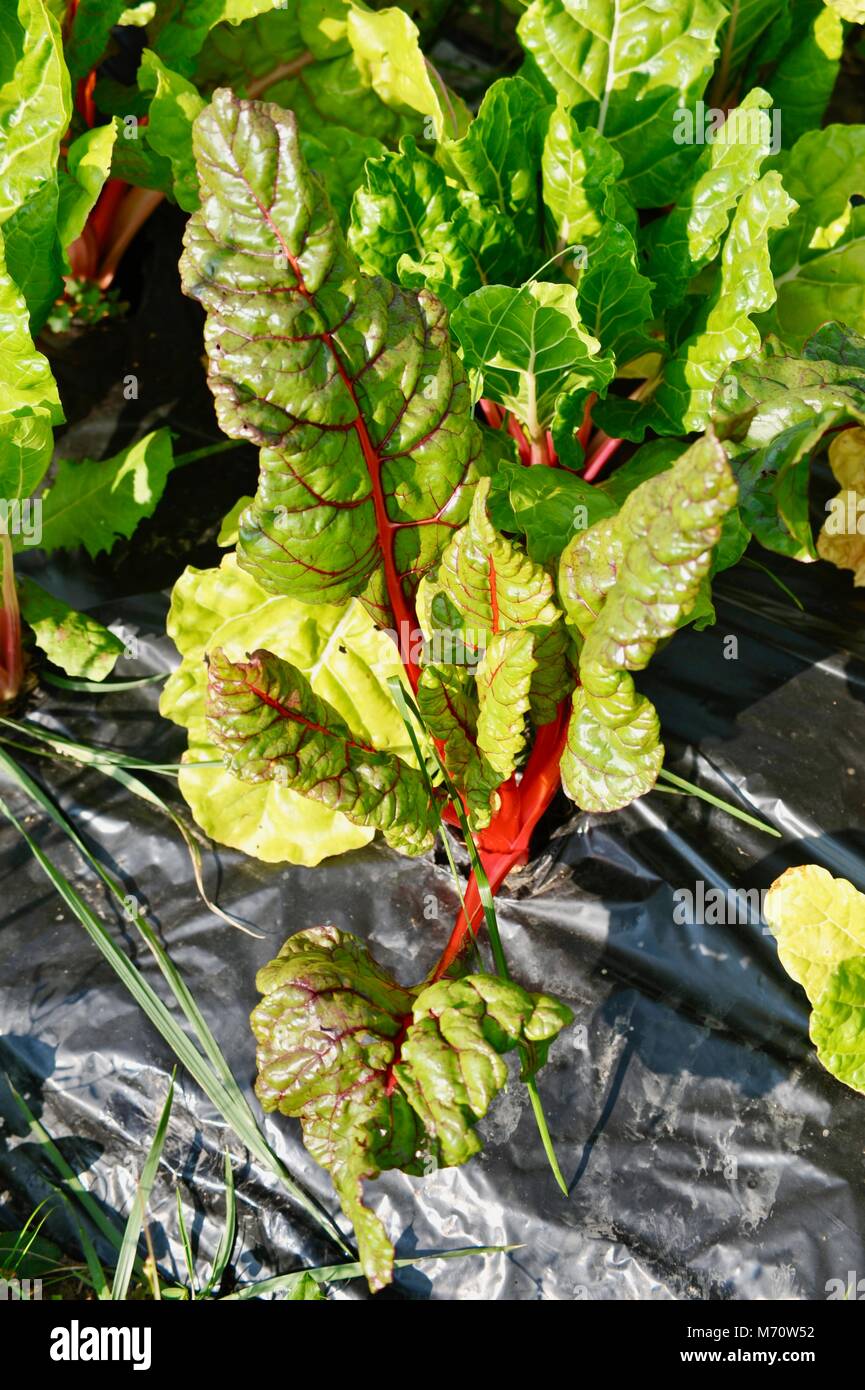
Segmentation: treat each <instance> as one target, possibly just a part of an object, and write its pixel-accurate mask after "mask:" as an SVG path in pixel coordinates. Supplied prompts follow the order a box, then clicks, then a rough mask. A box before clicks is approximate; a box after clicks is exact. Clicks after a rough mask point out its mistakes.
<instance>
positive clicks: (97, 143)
mask: <svg viewBox="0 0 865 1390" xmlns="http://www.w3.org/2000/svg"><path fill="white" fill-rule="evenodd" d="M116 141H117V122H116V121H109V122H108V124H107V125H101V126H95V127H94V128H93V130H87V131H85V132H84V134H83V135H79V136H78V139H77V140H73V141H72V144H71V145H70V146H69V149H68V151H67V155H66V168H65V169H62V170H61V171H60V189H59V202H58V208H57V234H58V236H59V238H60V244H61V245H62V246H63V247H65V248H68V247H69V246H71V244H72V242H73V241H74V240H75V238H76V237H79V236H80V235H81V233H82V232H83V230H84V224H85V223H86V221H87V218H88V217H89V216H90V213H91V212H92V210H93V208H94V206H95V205H96V200H97V198H98V197H99V194H100V193H101V192H102V188H103V186H104V184H105V180H106V179H107V178H108V175H109V173H110V172H111V158H112V155H113V152H114V146H115V144H116Z"/></svg>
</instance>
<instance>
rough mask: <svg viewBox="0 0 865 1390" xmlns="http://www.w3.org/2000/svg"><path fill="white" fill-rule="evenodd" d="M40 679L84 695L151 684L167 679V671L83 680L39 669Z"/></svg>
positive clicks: (133, 688)
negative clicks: (125, 678)
mask: <svg viewBox="0 0 865 1390" xmlns="http://www.w3.org/2000/svg"><path fill="white" fill-rule="evenodd" d="M39 679H40V681H45V683H46V685H56V686H57V688H58V689H59V690H80V691H82V692H83V693H84V694H86V695H107V694H108V693H109V692H110V691H112V690H135V689H137V687H138V686H139V685H153V684H154V682H156V681H164V680H167V679H168V672H167V671H159V672H158V673H157V674H156V675H155V676H131V677H130V678H129V680H125V681H85V680H78V679H76V678H75V677H73V676H57V675H55V674H54V672H53V671H40V672H39Z"/></svg>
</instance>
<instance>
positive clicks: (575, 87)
mask: <svg viewBox="0 0 865 1390" xmlns="http://www.w3.org/2000/svg"><path fill="white" fill-rule="evenodd" d="M725 16H726V11H725V9H724V7H723V5H721V4H720V3H718V0H687V3H684V4H679V5H676V6H670V5H661V4H652V5H646V4H645V3H644V0H533V3H532V4H531V5H530V6H529V8H528V9H527V10H526V12H525V14H524V15H523V17H522V19H521V20H520V22H519V26H518V30H519V34H520V37H521V39H522V42H523V45H524V46H525V48H526V49H527V50H528V51H529V53H530V54H531V56H532V58H533V59H534V60H535V62H536V63H537V65H538V67H539V68H540V70H541V72H542V73H543V75H544V77H545V78H546V80H547V82H549V83H550V85H551V86H552V87H553V88H554V89H555V91H557V92H558V93H560V94H561V95H562V96H563V97H564V98H565V100H566V101H567V102H568V104H569V105H570V106H572V107H573V109H574V114H575V115H576V117H577V120H578V121H579V123H580V125H581V126H583V127H585V126H589V125H593V126H595V127H596V128H597V130H598V132H599V134H601V135H604V136H605V137H606V139H607V140H609V141H610V143H611V144H612V145H613V147H614V148H615V149H616V150H617V151H618V152H619V154H620V155H621V157H622V160H623V163H624V176H623V179H624V183H625V185H626V187H627V188H628V191H629V193H630V194H631V196H632V198H633V201H634V202H635V203H636V205H637V206H638V207H662V206H664V204H666V203H668V202H669V201H670V198H671V197H675V196H676V195H677V194H678V192H679V189H680V188H681V186H682V184H683V182H684V181H685V180H686V179H687V177H688V172H689V169H690V166H691V165H692V163H693V160H694V157H695V156H694V150H693V148H690V147H688V146H687V145H682V144H677V143H676V141H675V139H674V133H675V122H674V115H675V112H676V110H677V109H678V108H679V107H680V106H682V105H688V104H691V103H692V102H693V101H695V100H696V98H697V97H699V96H700V95H701V93H702V91H703V89H704V87H705V85H706V80H707V78H708V76H709V73H710V72H711V69H712V64H713V61H714V58H715V55H716V53H717V47H716V44H715V36H716V34H717V32H718V30H719V28H720V26H721V24H722V23H723V21H724V19H725Z"/></svg>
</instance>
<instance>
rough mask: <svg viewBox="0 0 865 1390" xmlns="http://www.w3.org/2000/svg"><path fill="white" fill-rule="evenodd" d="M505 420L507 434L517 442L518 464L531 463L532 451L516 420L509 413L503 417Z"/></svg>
mask: <svg viewBox="0 0 865 1390" xmlns="http://www.w3.org/2000/svg"><path fill="white" fill-rule="evenodd" d="M505 419H506V420H507V422H508V434H509V435H511V436H512V438H514V439H515V440H516V441H517V445H518V447H519V451H520V463H531V461H532V450H531V447H530V445H529V441H528V440H527V439H526V436H525V435H524V434H523V430H522V426H521V425H520V423H519V421H518V420H515V419H514V417H513V415H511V414H510V412H509V413H508V414H507V415H506V416H505Z"/></svg>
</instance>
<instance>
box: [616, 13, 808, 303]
mask: <svg viewBox="0 0 865 1390" xmlns="http://www.w3.org/2000/svg"><path fill="white" fill-rule="evenodd" d="M754 8H755V9H756V8H757V7H756V6H755V7H754ZM771 105H772V97H771V96H770V95H769V93H768V92H764V91H763V90H762V89H761V88H759V87H756V88H754V90H753V91H751V92H749V93H748V95H747V96H746V97H745V99H744V101H743V102H742V103H741V104H740V105H739V106H737V107H734V109H733V110H732V111H731V112H730V113H729V115H728V116H727V119H726V120H725V122H724V124H723V125H722V126H721V129H720V130H719V131H717V132H716V134H715V137H714V139H713V141H712V143H711V144H709V145H707V146H706V147H705V149H704V151H703V153H702V154H701V155H700V158H699V160H698V161H697V164H696V166H695V168H694V171H693V176H692V182H690V183H689V184H688V186H687V188H686V189H685V191H684V192H683V193H681V194H680V196H679V199H678V201H677V203H676V206H675V207H674V208H673V209H672V210H671V211H670V212H668V213H667V215H666V216H665V217H660V218H658V219H657V220H656V221H655V222H652V223H650V224H649V226H648V227H647V228H646V231H645V234H644V236H643V248H644V252H645V254H646V256H647V263H646V271H647V273H648V275H649V276H650V277H651V279H652V280H654V282H655V289H654V301H655V304H656V306H657V307H658V308H659V309H663V308H667V307H669V306H670V305H672V304H678V303H680V302H681V300H682V299H683V297H684V295H685V291H686V289H687V286H688V282H689V281H690V280H692V279H693V277H694V276H695V275H697V274H698V272H699V271H701V270H702V269H703V267H704V266H706V265H708V264H709V262H710V261H712V260H714V259H715V257H716V256H717V254H718V252H719V250H720V248H721V242H722V240H723V238H724V237H725V235H726V233H727V229H728V227H729V224H730V216H731V214H732V213H733V211H734V209H735V207H736V205H737V203H738V201H739V199H740V198H741V196H742V194H743V193H744V192H745V191H746V189H748V188H750V187H751V186H752V184H754V183H755V182H756V180H757V177H758V175H759V173H760V166H761V164H762V163H763V160H764V159H765V158H766V156H767V155H768V154H769V152H770V149H771V144H772V122H771V119H770V117H769V115H768V114H767V108H769V107H771ZM785 187H786V188H787V189H788V191H791V192H792V190H791V189H790V185H789V184H788V183H787V182H786V180H785ZM793 196H794V197H795V194H794V195H793ZM794 220H795V219H794ZM781 235H783V233H782V234H781Z"/></svg>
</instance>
